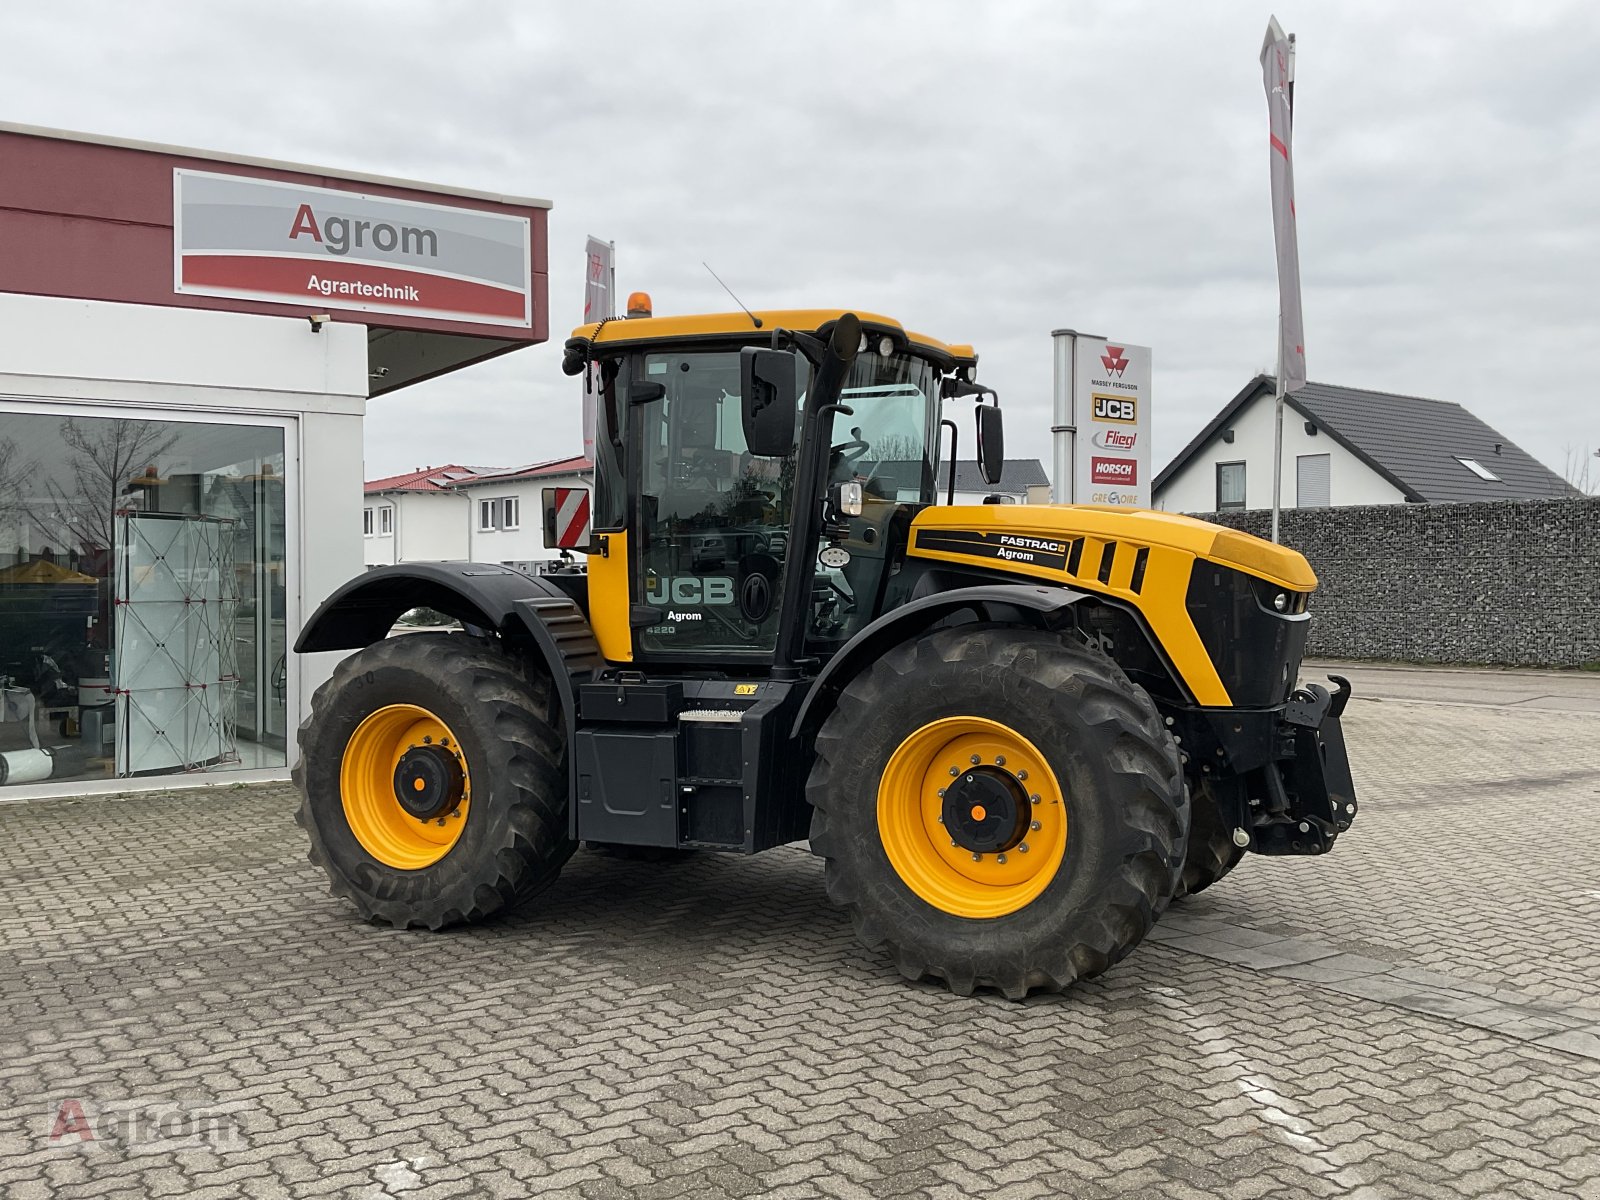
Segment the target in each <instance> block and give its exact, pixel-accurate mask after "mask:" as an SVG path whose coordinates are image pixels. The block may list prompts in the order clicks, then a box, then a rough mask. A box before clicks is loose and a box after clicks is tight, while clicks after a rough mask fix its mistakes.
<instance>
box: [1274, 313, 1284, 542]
mask: <svg viewBox="0 0 1600 1200" xmlns="http://www.w3.org/2000/svg"><path fill="white" fill-rule="evenodd" d="M1279 320H1280V321H1281V320H1282V318H1281V317H1280V318H1279ZM1272 391H1273V397H1272V407H1273V410H1274V412H1273V423H1272V540H1273V541H1274V542H1276V541H1277V540H1278V508H1279V503H1280V501H1279V497H1280V495H1281V494H1282V492H1283V352H1282V351H1281V350H1280V351H1279V352H1278V370H1277V372H1276V374H1274V375H1273V377H1272Z"/></svg>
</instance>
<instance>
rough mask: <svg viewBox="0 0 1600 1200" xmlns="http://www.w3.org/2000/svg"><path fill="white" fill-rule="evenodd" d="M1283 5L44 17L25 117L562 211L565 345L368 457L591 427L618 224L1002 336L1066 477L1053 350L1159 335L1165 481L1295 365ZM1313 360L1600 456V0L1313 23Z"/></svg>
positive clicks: (626, 251)
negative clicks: (1275, 202)
mask: <svg viewBox="0 0 1600 1200" xmlns="http://www.w3.org/2000/svg"><path fill="white" fill-rule="evenodd" d="M1265 15H1266V13H1265V10H1263V9H1262V8H1261V7H1260V6H1259V5H1253V4H1252V5H1246V4H1241V3H1227V4H1215V5H1178V4H1170V3H1160V4H1157V3H1150V4H1116V5H1112V4H1083V3H1074V4H1071V5H1065V4H1052V3H1034V4H1005V5H998V4H991V5H982V6H978V5H970V4H956V3H933V2H918V3H898V4H874V5H871V6H865V5H854V4H848V3H843V2H838V0H834V2H824V3H807V4H803V5H801V4H780V3H774V4H768V5H762V6H734V5H727V4H711V3H704V4H687V3H682V4H675V5H652V4H645V3H625V4H619V3H603V2H594V3H586V4H572V5H564V6H560V7H557V6H555V5H549V4H547V5H524V4H512V3H509V2H506V3H487V2H476V3H454V4H450V5H441V4H430V3H419V2H413V3H402V2H385V3H377V2H370V3H348V2H346V3H341V4H339V5H337V6H330V5H326V4H310V3H302V2H292V3H284V2H274V3H231V4H228V5H215V4H201V3H183V4H179V3H167V4H157V3H151V4H146V5H139V6H128V5H123V4H118V3H97V4H94V3H81V2H75V0H58V2H57V3H53V4H51V5H48V6H35V7H31V8H26V9H23V8H18V7H17V6H13V7H12V9H10V10H8V11H7V14H6V16H5V17H4V18H0V20H3V21H4V29H3V33H4V43H5V44H6V45H7V46H8V48H9V49H10V51H11V53H10V54H9V55H8V59H9V62H8V68H7V71H6V73H5V75H4V77H3V78H0V109H3V111H5V112H6V113H7V114H8V119H12V120H19V121H27V122H33V123H38V124H45V125H57V126H64V127H68V128H79V129H87V130H92V131H96V132H102V133H108V134H117V135H122V136H129V137H140V138H148V139H152V140H159V141H170V142H178V143H182V144H193V145H200V146H209V147H218V148H224V149H227V150H231V151H236V152H241V153H249V154H261V155H268V156H273V157H280V158H286V159H291V160H296V161H309V162H320V163H327V164H331V165H337V166H340V167H344V168H348V169H352V170H369V171H378V172H383V173H388V174H396V175H404V176H412V177H418V178H424V179H435V180H440V181H444V182H449V183H454V184H459V185H464V186H471V187H479V188H484V189H489V190H494V191H500V192H506V193H513V194H528V195H536V196H545V197H548V198H550V199H551V200H553V201H554V202H555V208H554V210H553V211H552V213H551V218H550V246H551V291H550V298H551V309H552V322H551V324H552V334H553V336H552V341H551V343H550V344H549V345H546V346H542V347H537V348H534V349H530V350H526V351H521V352H518V353H516V354H513V355H510V356H507V357H505V358H503V359H500V360H497V361H495V362H492V363H486V364H483V365H481V366H479V367H476V368H474V369H472V370H470V371H467V372H464V373H461V374H459V375H457V376H454V377H448V378H445V379H442V380H439V381H435V382H432V383H428V384H423V385H419V386H417V387H415V388H411V389H407V390H404V391H401V392H398V393H395V394H393V395H391V396H386V397H383V398H380V399H378V400H376V401H374V402H373V404H372V406H371V410H370V415H369V417H368V435H367V443H368V448H367V470H368V473H369V474H370V475H377V474H381V473H385V472H389V471H394V470H401V469H407V468H410V467H413V466H418V465H421V464H423V463H426V462H439V461H443V460H445V459H451V460H458V461H469V462H488V463H507V464H509V463H512V462H525V461H531V460H535V459H540V458H546V457H557V456H560V455H564V454H566V453H569V452H571V451H572V450H573V449H574V448H575V447H576V446H577V444H578V438H579V432H578V426H579V416H578V413H579V392H578V385H577V384H575V383H574V382H573V381H571V380H569V379H567V378H565V377H564V376H562V375H561V374H560V371H559V346H560V342H561V340H562V338H563V337H564V335H565V332H566V330H567V328H569V327H570V326H571V325H573V324H575V323H576V322H577V320H578V319H579V316H580V313H581V304H582V295H581V292H582V274H581V271H582V267H581V262H582V249H583V239H584V237H585V236H586V235H587V234H590V233H593V234H595V235H597V236H603V237H608V238H614V239H615V240H616V241H617V244H618V281H619V285H620V288H621V290H622V291H623V292H627V291H629V290H633V289H636V288H637V289H644V290H648V291H650V292H651V293H652V294H653V295H654V297H655V300H656V305H657V311H658V312H668V311H670V312H686V311H696V310H706V309H723V308H727V307H729V301H728V300H727V298H726V296H725V294H724V293H723V292H722V290H721V289H720V288H719V287H718V286H717V284H716V283H715V282H714V281H713V280H712V279H711V278H710V277H709V275H707V274H706V272H705V271H704V270H703V269H702V268H701V266H700V263H701V261H702V260H704V261H708V262H710V263H711V265H712V266H713V267H715V268H716V269H717V271H718V273H719V274H721V275H722V276H723V278H724V279H726V280H727V281H728V283H729V284H730V286H732V287H733V289H734V290H735V291H736V292H738V294H739V295H740V297H741V298H742V299H743V300H744V301H745V302H747V303H749V304H751V305H753V306H767V305H773V306H776V305H788V304H803V305H813V304H814V305H846V306H851V307H856V308H860V309H862V310H867V311H876V312H882V313H886V314H889V315H892V316H895V317H898V318H899V319H900V320H902V321H903V322H905V324H907V325H908V326H910V327H912V328H915V329H919V330H923V331H926V332H928V333H931V334H933V335H935V336H938V337H942V338H945V339H947V340H950V341H971V342H973V343H974V344H976V345H977V347H978V349H979V351H980V353H981V355H982V366H981V370H980V375H981V377H982V378H984V379H985V380H986V381H988V382H990V383H992V384H994V385H995V386H996V387H997V388H998V389H999V390H1000V393H1001V396H1002V398H1003V400H1004V401H1005V403H1006V406H1007V407H1008V409H1009V410H1010V420H1009V421H1008V427H1007V442H1008V445H1009V446H1010V447H1011V448H1012V451H1013V453H1026V454H1030V455H1037V456H1039V457H1040V458H1042V459H1044V460H1045V461H1046V462H1048V461H1049V444H1048V443H1049V435H1048V427H1049V424H1050V387H1051V366H1050V364H1051V353H1050V339H1049V334H1050V331H1051V330H1052V329H1054V328H1059V327H1063V326H1072V327H1076V328H1080V329H1092V330H1094V331H1097V332H1102V333H1106V334H1109V335H1113V336H1116V337H1118V338H1123V339H1126V340H1128V341H1132V342H1135V343H1143V344H1148V345H1151V346H1153V347H1154V351H1155V414H1156V415H1155V420H1156V430H1155V456H1154V457H1155V460H1156V461H1157V463H1160V462H1164V461H1165V460H1166V458H1167V457H1169V456H1170V455H1171V454H1172V453H1174V452H1175V451H1176V450H1177V449H1178V448H1179V447H1181V446H1182V444H1183V443H1184V442H1185V441H1186V440H1187V439H1188V437H1189V436H1190V435H1191V434H1192V433H1193V432H1194V431H1195V430H1196V429H1197V428H1199V427H1200V426H1201V425H1202V424H1203V423H1204V422H1205V421H1206V420H1207V419H1208V418H1209V417H1210V416H1211V415H1212V414H1213V413H1214V412H1215V411H1216V410H1217V409H1218V408H1219V407H1220V406H1221V405H1222V404H1223V403H1224V402H1225V401H1226V400H1227V399H1228V398H1229V397H1231V396H1232V395H1233V393H1234V392H1235V391H1237V390H1238V388H1239V387H1240V386H1241V385H1242V384H1243V383H1244V381H1245V380H1246V379H1247V378H1248V377H1249V376H1250V375H1251V374H1253V373H1254V372H1256V371H1257V370H1259V369H1262V368H1263V367H1270V365H1271V361H1272V354H1273V346H1274V324H1275V314H1276V303H1277V302H1276V290H1275V280H1274V276H1273V258H1272V245H1271V228H1270V223H1269V209H1268V192H1267V149H1266V145H1265V100H1264V98H1263V96H1262V93H1261V82H1260V74H1259V71H1258V68H1257V66H1256V62H1255V55H1256V52H1257V50H1258V48H1259V45H1260V39H1261V33H1262V29H1263V26H1264V24H1265ZM1279 17H1280V19H1281V20H1282V21H1283V23H1284V25H1285V27H1286V28H1289V29H1293V30H1295V31H1296V32H1297V33H1298V35H1299V48H1300V54H1299V82H1298V84H1297V97H1296V103H1297V109H1296V146H1295V149H1296V157H1297V162H1296V170H1297V175H1298V180H1297V182H1298V190H1299V213H1300V223H1301V264H1302V273H1303V276H1304V280H1305V310H1306V330H1307V351H1308V360H1309V365H1310V371H1311V376H1312V378H1314V379H1318V380H1325V381H1328V382H1333V383H1341V384H1348V385H1352V386H1361V387H1369V388H1377V389H1382V390H1393V391H1399V392H1407V393H1412V394H1420V395H1427V396H1433V397H1437V398H1439V399H1447V400H1456V401H1460V402H1461V403H1463V404H1465V405H1466V406H1467V407H1469V408H1471V409H1472V410H1473V411H1475V412H1477V413H1478V414H1479V415H1480V416H1482V417H1483V418H1484V419H1485V420H1487V421H1488V422H1489V423H1490V424H1492V425H1494V426H1496V427H1497V428H1499V429H1501V430H1502V431H1503V432H1504V433H1506V434H1507V435H1508V436H1509V437H1511V438H1512V439H1513V440H1514V441H1517V442H1519V443H1521V444H1523V445H1524V446H1526V447H1527V448H1528V449H1529V450H1531V451H1532V452H1534V453H1535V454H1537V455H1538V456H1539V457H1541V458H1543V459H1544V460H1545V461H1546V462H1549V463H1553V464H1557V465H1559V463H1560V461H1561V459H1562V457H1563V450H1564V447H1565V446H1566V445H1567V444H1584V443H1591V442H1594V441H1596V440H1600V430H1597V429H1596V428H1595V425H1594V421H1593V417H1592V415H1591V414H1592V411H1593V404H1592V400H1591V398H1590V397H1591V394H1592V392H1593V385H1592V383H1591V382H1590V381H1591V380H1592V379H1593V378H1594V377H1595V374H1596V371H1597V369H1600V339H1596V338H1595V337H1594V336H1593V333H1592V327H1593V324H1594V316H1595V312H1596V304H1595V300H1594V298H1593V290H1592V289H1593V278H1594V277H1595V275H1596V273H1597V267H1600V233H1597V230H1596V226H1595V223H1594V221H1593V219H1592V216H1591V215H1590V210H1591V208H1592V203H1593V201H1592V197H1593V196H1594V195H1595V194H1597V190H1600V154H1597V153H1596V151H1597V150H1600V99H1597V95H1600V94H1597V92H1596V90H1595V89H1594V88H1593V86H1592V84H1591V82H1590V75H1591V72H1592V68H1591V64H1592V63H1593V62H1594V61H1595V60H1596V51H1597V50H1600V16H1597V14H1596V11H1595V10H1594V9H1592V8H1590V7H1581V6H1578V5H1566V6H1561V5H1548V6H1538V7H1537V8H1534V7H1532V6H1520V7H1516V8H1509V7H1505V6H1492V7H1491V6H1481V7H1478V8H1472V7H1470V6H1469V7H1463V6H1460V5H1455V4H1445V3H1416V4H1410V5H1406V6H1394V5H1386V4H1375V3H1374V4H1340V5H1338V6H1332V5H1310V4H1293V5H1289V6H1287V7H1285V8H1284V9H1281V10H1280V11H1279Z"/></svg>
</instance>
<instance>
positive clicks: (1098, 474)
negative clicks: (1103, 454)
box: [1089, 456, 1139, 485]
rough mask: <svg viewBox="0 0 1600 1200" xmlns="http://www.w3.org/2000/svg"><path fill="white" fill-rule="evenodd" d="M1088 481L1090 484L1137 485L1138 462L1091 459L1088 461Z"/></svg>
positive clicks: (1124, 459)
mask: <svg viewBox="0 0 1600 1200" xmlns="http://www.w3.org/2000/svg"><path fill="white" fill-rule="evenodd" d="M1089 479H1090V482H1092V483H1124V484H1129V485H1131V484H1135V483H1138V482H1139V463H1138V460H1137V459H1132V458H1100V457H1099V456H1094V457H1091V458H1090V459H1089Z"/></svg>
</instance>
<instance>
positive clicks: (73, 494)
mask: <svg viewBox="0 0 1600 1200" xmlns="http://www.w3.org/2000/svg"><path fill="white" fill-rule="evenodd" d="M61 440H62V442H63V443H64V444H65V445H66V447H67V451H68V454H67V470H68V471H69V472H70V473H71V476H72V486H71V487H70V488H68V487H63V486H62V485H61V484H59V483H57V482H55V481H54V480H51V481H49V482H47V483H46V485H45V492H46V495H48V496H49V498H50V505H49V507H50V509H51V510H52V511H50V512H48V513H38V512H35V513H34V514H33V517H34V524H36V525H38V526H39V528H40V530H41V531H42V532H44V533H45V534H46V535H47V536H50V537H53V538H55V539H57V540H58V541H64V542H66V543H68V544H69V545H72V546H75V547H76V548H77V549H79V550H81V551H85V552H88V551H94V550H108V549H110V548H111V546H112V545H113V544H114V543H115V541H116V519H117V510H118V509H119V508H122V507H125V506H126V504H127V501H126V500H125V499H124V498H123V494H124V493H125V492H126V490H127V487H128V483H129V482H130V481H131V480H132V479H133V478H134V477H135V476H137V475H142V474H143V473H144V472H145V470H146V469H147V468H153V467H156V466H157V462H158V460H159V459H160V457H161V456H162V455H163V454H165V453H166V452H167V451H169V450H171V449H172V447H173V446H174V445H175V444H176V443H177V441H178V434H176V433H169V432H167V429H166V427H164V426H163V425H161V424H160V423H158V422H155V421H124V420H116V421H102V420H91V421H84V420H79V419H78V418H77V417H67V418H66V419H65V420H63V421H62V422H61Z"/></svg>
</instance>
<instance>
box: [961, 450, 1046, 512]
mask: <svg viewBox="0 0 1600 1200" xmlns="http://www.w3.org/2000/svg"><path fill="white" fill-rule="evenodd" d="M938 479H939V496H940V498H941V499H942V498H943V497H944V496H946V495H948V494H949V493H948V491H947V489H948V488H949V486H950V464H949V463H948V462H942V463H940V464H939V476H938ZM993 495H998V496H1001V497H1002V498H1003V500H1002V503H1006V504H1048V503H1050V477H1049V476H1048V475H1046V474H1045V473H1044V464H1043V463H1041V462H1040V461H1039V460H1038V459H1037V458H1008V459H1006V460H1005V462H1004V464H1003V467H1002V470H1001V472H1000V482H999V483H996V484H992V485H991V484H988V483H985V482H984V479H983V473H982V472H981V471H979V470H978V464H977V462H976V461H975V460H974V461H961V462H957V463H956V503H957V504H982V503H983V501H984V498H985V497H987V496H993Z"/></svg>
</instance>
